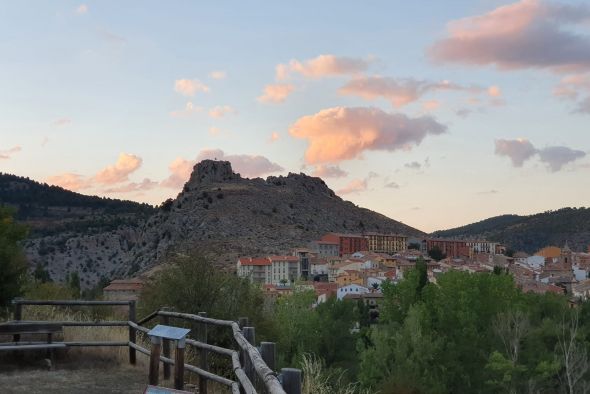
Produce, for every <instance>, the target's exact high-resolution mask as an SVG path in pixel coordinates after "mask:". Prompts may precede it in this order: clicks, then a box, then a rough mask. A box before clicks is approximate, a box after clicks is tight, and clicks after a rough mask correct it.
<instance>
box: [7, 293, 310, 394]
mask: <svg viewBox="0 0 590 394" xmlns="http://www.w3.org/2000/svg"><path fill="white" fill-rule="evenodd" d="M13 304H14V305H15V311H14V320H15V321H17V322H18V321H22V308H23V306H24V305H53V306H126V307H127V308H128V320H127V321H122V320H121V321H99V320H97V321H52V323H54V324H55V323H57V324H60V325H63V326H79V327H84V326H86V327H105V326H112V327H117V326H119V327H128V328H129V340H128V341H127V342H120V341H119V342H116V341H100V342H88V341H86V342H64V344H65V345H66V346H127V347H128V348H129V362H130V363H131V364H135V363H136V352H140V353H142V354H145V355H148V356H149V355H150V354H151V352H150V350H148V349H146V348H144V347H142V346H140V345H138V344H137V332H138V331H139V332H141V333H144V334H147V333H148V331H149V328H147V327H144V326H143V325H144V324H146V323H148V322H150V321H151V320H153V319H156V318H159V319H160V322H161V323H162V324H166V325H168V324H169V323H170V319H180V320H183V321H188V322H192V323H197V324H198V328H197V330H196V331H197V332H196V334H197V337H196V338H195V339H193V338H187V339H186V343H187V344H188V345H191V346H194V347H195V348H197V349H199V366H198V367H197V366H194V365H190V364H184V370H186V371H190V372H192V373H195V374H197V375H198V376H199V393H204V394H206V393H207V381H209V380H210V381H214V382H216V383H219V384H222V385H224V386H227V387H228V388H230V389H231V390H232V392H233V393H249V394H250V393H251V394H254V393H269V394H300V393H301V378H302V376H301V371H300V370H298V369H293V368H283V369H282V370H281V373H280V374H279V375H277V374H276V373H275V368H276V365H275V361H276V346H275V344H274V343H272V342H262V343H261V344H260V347H259V348H258V347H256V342H255V328H254V327H250V326H248V322H247V321H248V319H247V318H240V319H239V322H235V321H231V320H219V319H212V318H209V317H207V315H206V313H204V312H200V313H199V314H198V315H194V314H189V313H180V312H174V311H171V310H168V309H166V308H162V310H158V311H154V312H152V313H150V314H149V315H148V316H146V317H144V318H143V319H141V320H139V321H138V320H137V319H136V312H135V301H82V300H76V301H36V300H22V299H16V300H14V301H13ZM39 323H41V322H39ZM208 326H217V327H227V328H228V329H229V330H231V335H232V337H233V340H234V342H235V344H236V345H237V347H238V348H239V350H234V349H229V348H224V347H220V346H216V345H213V344H210V343H208V341H207V340H208V338H207V332H208V330H207V327H208ZM19 340H20V338H18V337H17V336H15V337H14V342H15V343H18V342H19ZM209 353H213V354H217V355H220V356H224V357H227V358H228V359H229V360H230V361H231V370H232V372H233V375H234V377H233V378H231V379H230V378H227V377H224V376H220V375H217V374H215V373H212V372H210V371H209V363H208V354H209ZM155 355H157V354H155ZM159 359H160V361H161V362H162V363H163V375H164V379H169V378H170V366H171V365H175V360H173V359H171V358H170V341H169V340H164V341H163V344H162V355H161V356H160V357H159Z"/></svg>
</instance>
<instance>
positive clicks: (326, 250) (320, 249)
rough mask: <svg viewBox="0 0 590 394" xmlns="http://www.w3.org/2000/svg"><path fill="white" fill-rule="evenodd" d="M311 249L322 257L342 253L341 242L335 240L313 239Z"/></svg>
mask: <svg viewBox="0 0 590 394" xmlns="http://www.w3.org/2000/svg"><path fill="white" fill-rule="evenodd" d="M310 249H311V250H313V252H314V253H315V254H317V255H318V256H320V257H328V256H339V255H340V243H338V242H335V241H321V240H320V241H312V242H311V243H310Z"/></svg>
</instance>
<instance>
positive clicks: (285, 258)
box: [268, 256, 299, 261]
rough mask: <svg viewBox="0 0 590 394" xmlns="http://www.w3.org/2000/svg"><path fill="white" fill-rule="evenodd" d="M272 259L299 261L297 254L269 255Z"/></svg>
mask: <svg viewBox="0 0 590 394" xmlns="http://www.w3.org/2000/svg"><path fill="white" fill-rule="evenodd" d="M268 259H269V260H270V261H299V257H297V256H268Z"/></svg>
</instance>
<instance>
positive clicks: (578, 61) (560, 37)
mask: <svg viewBox="0 0 590 394" xmlns="http://www.w3.org/2000/svg"><path fill="white" fill-rule="evenodd" d="M589 20H590V7H588V6H587V5H569V4H557V3H552V2H546V1H540V0H521V1H519V2H516V3H513V4H510V5H506V6H502V7H499V8H496V9H495V10H493V11H491V12H488V13H486V14H483V15H477V16H472V17H467V18H464V19H459V20H456V21H452V22H450V23H449V24H448V25H447V30H448V31H447V33H448V34H447V37H446V38H444V39H442V40H440V41H438V42H436V43H435V44H434V45H433V46H432V47H431V48H430V49H429V55H430V56H431V58H432V59H434V60H435V61H440V62H452V63H462V64H468V65H479V66H484V65H493V66H496V67H497V68H499V69H504V70H507V69H519V68H520V69H522V68H543V69H551V70H554V71H563V70H575V69H590V39H589V37H588V35H587V34H583V33H582V31H581V30H583V29H584V28H585V27H587V22H588V21H589ZM585 23H586V24H585ZM575 30H577V31H575Z"/></svg>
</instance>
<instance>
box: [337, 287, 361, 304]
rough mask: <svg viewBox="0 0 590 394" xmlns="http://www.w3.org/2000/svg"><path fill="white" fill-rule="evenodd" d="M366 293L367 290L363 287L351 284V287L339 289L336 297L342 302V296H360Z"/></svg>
mask: <svg viewBox="0 0 590 394" xmlns="http://www.w3.org/2000/svg"><path fill="white" fill-rule="evenodd" d="M368 292H369V289H367V288H366V287H365V286H361V285H357V284H352V285H347V286H343V287H339V288H338V292H337V294H336V297H338V299H339V300H342V299H344V296H346V295H347V294H358V295H360V294H365V293H368Z"/></svg>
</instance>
